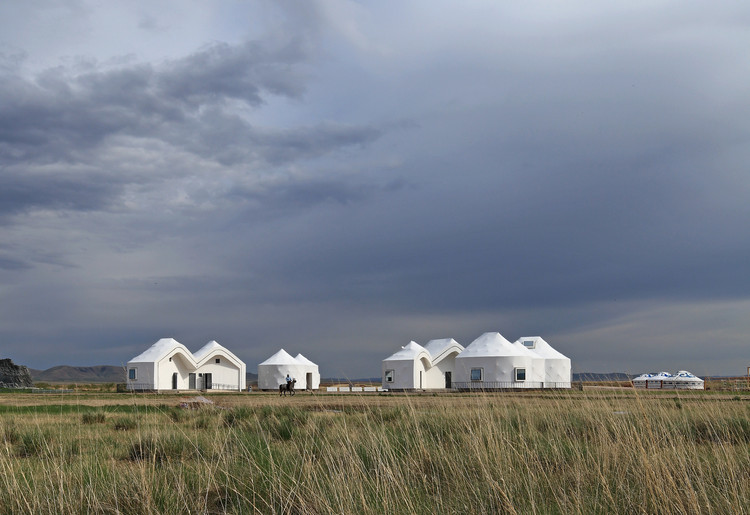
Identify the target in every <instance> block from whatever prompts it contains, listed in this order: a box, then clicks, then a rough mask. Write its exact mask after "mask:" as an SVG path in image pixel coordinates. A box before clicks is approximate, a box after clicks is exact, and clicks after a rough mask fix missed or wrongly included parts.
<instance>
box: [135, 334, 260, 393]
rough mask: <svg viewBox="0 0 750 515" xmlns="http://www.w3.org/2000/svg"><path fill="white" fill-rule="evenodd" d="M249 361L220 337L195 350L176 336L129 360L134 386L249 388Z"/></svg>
mask: <svg viewBox="0 0 750 515" xmlns="http://www.w3.org/2000/svg"><path fill="white" fill-rule="evenodd" d="M245 372H246V367H245V363H244V362H243V361H242V360H240V359H239V358H238V357H237V356H235V355H234V354H233V353H232V352H230V351H229V350H228V349H226V348H225V347H222V346H221V345H219V344H218V343H217V342H216V341H210V342H208V343H207V344H206V345H204V346H203V347H201V348H200V349H199V350H198V351H197V352H196V353H195V354H193V353H191V352H190V351H189V350H188V349H187V347H185V346H184V345H183V344H181V343H180V342H178V341H177V340H175V339H174V338H162V339H161V340H159V341H157V342H156V343H154V344H153V345H152V346H151V347H149V348H148V349H146V350H145V351H144V352H142V353H141V354H139V355H138V356H136V357H134V358H133V359H131V360H130V361H128V364H127V387H128V389H130V390H149V391H163V390H238V391H242V390H244V389H245Z"/></svg>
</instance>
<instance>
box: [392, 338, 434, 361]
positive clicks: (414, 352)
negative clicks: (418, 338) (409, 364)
mask: <svg viewBox="0 0 750 515" xmlns="http://www.w3.org/2000/svg"><path fill="white" fill-rule="evenodd" d="M422 352H426V353H427V355H428V356H429V354H430V353H429V352H427V349H425V348H424V347H422V346H421V345H420V344H418V343H417V342H415V341H413V340H412V341H410V342H409V343H408V344H406V345H404V346H403V347H401V350H399V351H398V352H395V353H393V354H391V355H390V356H388V357H387V358H385V359H384V360H383V361H400V360H413V359H414V358H416V357H417V356H419V355H420V354H421V353H422Z"/></svg>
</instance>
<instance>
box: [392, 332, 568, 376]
mask: <svg viewBox="0 0 750 515" xmlns="http://www.w3.org/2000/svg"><path fill="white" fill-rule="evenodd" d="M382 372H383V375H382V380H383V388H387V389H389V390H425V389H442V388H454V389H482V390H487V389H500V388H570V382H571V374H570V372H571V365H570V359H569V358H568V357H566V356H564V355H563V354H561V353H560V352H558V351H556V350H555V349H553V348H552V346H550V344H548V343H547V342H546V341H544V339H542V338H541V337H540V336H524V337H523V338H519V339H518V340H517V341H516V342H514V343H510V342H509V341H508V340H506V339H505V338H504V337H503V336H502V335H501V334H500V333H497V332H489V333H485V334H483V335H482V336H480V337H479V338H477V339H476V340H474V341H473V342H472V343H471V345H469V346H468V347H466V348H463V347H462V346H461V345H460V344H459V343H458V342H456V340H454V339H452V338H445V339H441V340H431V341H430V342H428V343H427V345H425V346H424V347H422V346H421V345H419V344H418V343H416V342H410V343H409V344H408V345H406V346H404V347H402V348H401V350H399V351H398V352H396V353H395V354H393V355H391V356H389V357H387V358H386V359H384V360H383V363H382Z"/></svg>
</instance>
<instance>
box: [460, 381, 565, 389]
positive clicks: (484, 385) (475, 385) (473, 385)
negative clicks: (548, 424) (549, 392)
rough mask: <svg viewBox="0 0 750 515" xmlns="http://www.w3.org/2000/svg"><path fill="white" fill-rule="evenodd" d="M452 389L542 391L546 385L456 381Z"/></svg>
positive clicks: (537, 383) (524, 382) (529, 382)
mask: <svg viewBox="0 0 750 515" xmlns="http://www.w3.org/2000/svg"><path fill="white" fill-rule="evenodd" d="M568 385H570V383H568ZM451 387H452V388H453V389H454V390H518V389H529V388H531V389H534V388H539V389H541V388H543V387H544V383H543V382H540V381H522V382H521V381H469V382H462V381H454V382H453V384H452V385H451Z"/></svg>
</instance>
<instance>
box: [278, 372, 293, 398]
mask: <svg viewBox="0 0 750 515" xmlns="http://www.w3.org/2000/svg"><path fill="white" fill-rule="evenodd" d="M286 378H287V381H286V384H280V385H279V395H286V394H287V392H289V395H294V384H295V383H296V382H297V380H296V379H292V378H291V377H289V376H288V375H287V376H286Z"/></svg>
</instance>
